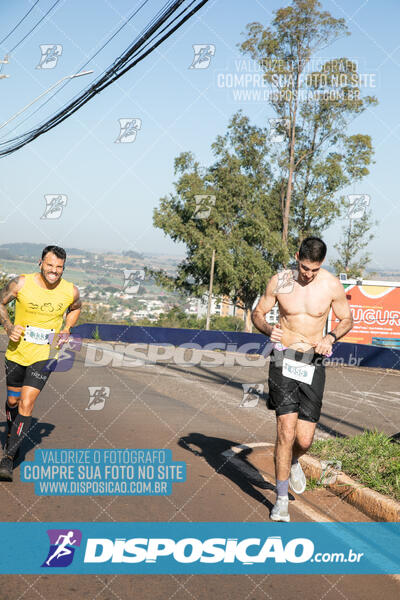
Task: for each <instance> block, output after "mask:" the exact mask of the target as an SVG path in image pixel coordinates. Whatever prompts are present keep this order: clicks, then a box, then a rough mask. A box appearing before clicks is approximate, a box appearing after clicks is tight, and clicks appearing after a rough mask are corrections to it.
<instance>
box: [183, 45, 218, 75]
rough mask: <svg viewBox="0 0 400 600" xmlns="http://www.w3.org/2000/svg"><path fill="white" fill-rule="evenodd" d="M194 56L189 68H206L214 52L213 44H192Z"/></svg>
mask: <svg viewBox="0 0 400 600" xmlns="http://www.w3.org/2000/svg"><path fill="white" fill-rule="evenodd" d="M192 47H193V51H194V57H193V61H192V64H191V65H190V67H189V69H207V67H208V66H209V65H210V62H211V58H212V57H213V56H214V54H215V44H193V46H192Z"/></svg>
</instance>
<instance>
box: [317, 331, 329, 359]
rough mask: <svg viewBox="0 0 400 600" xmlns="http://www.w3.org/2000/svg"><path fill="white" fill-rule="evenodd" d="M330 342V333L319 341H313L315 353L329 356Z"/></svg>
mask: <svg viewBox="0 0 400 600" xmlns="http://www.w3.org/2000/svg"><path fill="white" fill-rule="evenodd" d="M332 344H333V342H332V337H331V336H330V335H326V336H325V337H324V338H322V340H321V341H320V342H315V343H314V344H313V345H314V348H315V352H316V354H324V355H325V356H330V355H331V354H332Z"/></svg>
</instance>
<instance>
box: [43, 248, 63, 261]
mask: <svg viewBox="0 0 400 600" xmlns="http://www.w3.org/2000/svg"><path fill="white" fill-rule="evenodd" d="M49 252H52V253H53V254H55V255H56V256H57V258H62V259H63V260H64V261H65V260H66V258H67V253H66V252H65V250H64V248H60V246H46V248H43V252H42V260H43V259H44V257H45V256H46V254H48V253H49Z"/></svg>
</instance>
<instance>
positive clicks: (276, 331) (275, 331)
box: [269, 323, 283, 342]
mask: <svg viewBox="0 0 400 600" xmlns="http://www.w3.org/2000/svg"><path fill="white" fill-rule="evenodd" d="M282 336H283V331H282V329H281V326H280V325H279V323H277V324H276V325H274V326H273V328H272V331H271V335H270V336H269V339H270V340H271V342H280V341H281V339H282Z"/></svg>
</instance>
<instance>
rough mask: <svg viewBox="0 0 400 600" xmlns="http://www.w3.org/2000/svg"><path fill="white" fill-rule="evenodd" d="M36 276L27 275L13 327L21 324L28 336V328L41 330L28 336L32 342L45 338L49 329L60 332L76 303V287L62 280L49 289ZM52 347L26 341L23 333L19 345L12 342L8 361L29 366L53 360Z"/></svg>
mask: <svg viewBox="0 0 400 600" xmlns="http://www.w3.org/2000/svg"><path fill="white" fill-rule="evenodd" d="M35 276H36V273H29V274H28V275H24V277H25V283H24V285H23V286H22V289H21V290H20V291H19V292H18V295H17V298H16V301H15V320H14V325H22V327H24V328H25V335H27V332H29V327H28V328H27V325H29V326H31V327H38V328H40V331H39V330H30V331H31V332H32V331H34V333H33V334H30V336H29V338H30V339H35V336H37V337H36V339H38V340H39V339H40V336H43V335H46V330H47V331H50V330H54V332H55V333H58V332H59V331H60V330H61V326H62V322H63V315H64V313H65V311H66V310H67V308H68V306H70V304H72V302H73V301H74V284H73V283H71V282H70V281H65V279H61V281H60V283H59V284H58V285H57V287H55V288H54V289H53V290H48V289H46V288H42V287H41V286H40V285H39V284H38V283H36V281H35ZM50 348H51V347H50V344H49V343H45V344H43V343H35V342H32V341H26V340H25V339H24V334H22V336H21V338H20V340H19V342H13V341H11V340H10V341H9V343H8V348H7V351H6V358H8V359H9V360H12V361H13V362H16V363H18V364H20V365H23V366H28V365H31V364H33V363H35V362H37V361H38V360H47V359H48V358H49V357H50ZM52 358H56V357H53V356H52Z"/></svg>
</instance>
